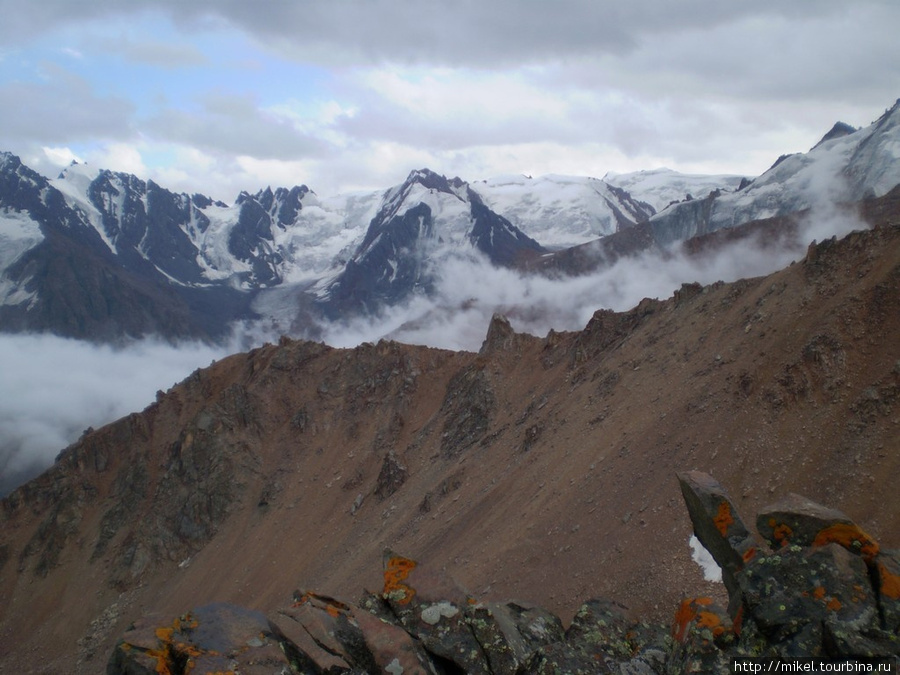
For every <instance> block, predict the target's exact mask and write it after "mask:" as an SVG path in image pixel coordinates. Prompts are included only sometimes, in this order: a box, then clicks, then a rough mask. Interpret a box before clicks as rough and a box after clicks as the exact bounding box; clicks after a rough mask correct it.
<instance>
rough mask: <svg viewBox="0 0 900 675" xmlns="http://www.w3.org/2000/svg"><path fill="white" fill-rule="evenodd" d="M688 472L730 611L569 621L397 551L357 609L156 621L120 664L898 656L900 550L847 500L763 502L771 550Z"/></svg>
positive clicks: (714, 669) (217, 611)
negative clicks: (477, 591)
mask: <svg viewBox="0 0 900 675" xmlns="http://www.w3.org/2000/svg"><path fill="white" fill-rule="evenodd" d="M678 479H679V482H680V484H681V488H682V493H683V495H684V499H685V503H686V504H687V508H688V512H689V514H690V517H691V522H692V524H693V526H694V531H695V533H696V535H697V537H698V538H699V539H700V540H701V542H703V543H704V544H705V545H706V546H707V548H708V550H709V551H710V553H711V554H712V555H713V557H714V558H715V560H716V562H718V563H719V565H721V566H722V568H723V572H724V577H725V580H726V584H727V587H728V591H729V593H730V596H731V602H730V605H729V608H727V609H724V608H722V607H720V606H719V605H718V604H717V603H716V602H714V601H713V599H712V598H709V597H693V598H686V599H685V600H684V601H683V602H682V603H681V605H680V606H679V607H678V608H677V610H676V612H675V615H674V620H673V622H672V625H671V627H666V626H662V625H659V624H653V623H649V622H644V621H636V620H634V619H633V618H629V617H628V612H627V609H626V608H624V607H622V606H620V605H617V604H615V603H613V602H610V601H607V600H599V599H593V600H588V601H586V602H585V603H584V604H583V605H582V606H581V608H580V609H579V610H578V611H577V613H576V614H575V616H574V617H573V619H572V621H571V623H570V625H569V628H568V629H565V628H564V627H563V623H562V621H561V620H560V619H559V617H557V616H556V615H554V614H553V613H551V612H549V611H547V610H545V609H542V608H540V607H535V606H533V605H530V604H527V603H521V602H506V603H499V602H482V601H479V600H478V599H477V598H475V597H473V596H472V595H471V594H469V593H467V592H466V591H464V590H463V589H462V588H460V587H459V586H458V585H457V584H456V583H455V582H454V581H453V580H452V579H450V578H449V577H448V576H447V575H446V574H444V573H443V572H441V571H440V570H438V569H435V568H433V567H429V566H428V565H427V564H421V563H420V562H418V561H416V560H413V559H411V558H407V557H405V556H402V555H399V554H397V553H395V552H393V551H385V554H384V558H383V568H384V573H383V577H384V586H383V589H382V592H381V593H379V594H374V593H365V594H364V595H363V597H362V598H361V599H360V601H359V603H358V604H356V605H352V604H350V603H346V602H343V601H341V600H338V599H336V598H333V597H329V596H326V595H321V594H319V593H315V592H313V591H296V592H295V593H294V597H293V602H292V603H291V604H290V605H289V606H287V607H284V608H281V609H279V610H277V611H275V612H273V613H271V614H270V615H269V616H268V617H267V618H265V617H263V616H262V615H261V614H259V613H258V612H253V611H250V610H245V609H242V608H240V607H235V606H233V605H227V604H216V605H208V606H204V607H200V608H197V609H194V610H192V611H190V612H188V613H187V614H185V615H183V616H181V617H179V618H177V619H174V620H173V621H168V622H167V621H161V622H160V621H159V619H158V618H156V617H149V618H145V619H142V620H141V621H139V622H136V623H135V624H134V625H133V627H132V628H131V629H130V630H129V631H128V632H127V633H126V634H125V635H124V636H123V638H122V640H121V641H120V642H119V644H118V645H117V646H116V648H115V650H114V651H113V654H112V655H111V657H110V659H109V662H108V666H107V674H108V675H132V674H138V673H153V672H156V673H172V674H174V675H177V674H181V673H193V674H195V675H198V674H200V673H213V672H222V671H227V672H235V673H269V672H282V673H283V672H295V673H316V674H318V673H343V672H349V673H432V674H437V673H483V674H484V675H490V674H493V675H506V674H508V675H516V674H521V675H529V674H531V675H538V674H549V673H572V674H582V673H583V674H585V675H587V674H590V673H622V674H626V673H634V674H640V673H643V674H647V675H650V674H653V673H657V674H660V675H663V674H666V675H675V674H680V673H696V672H704V673H705V672H710V673H728V672H732V670H731V668H732V660H733V659H734V658H742V657H768V658H789V657H820V658H823V659H847V658H850V659H883V660H884V661H885V662H888V663H890V662H892V660H893V662H894V663H897V662H898V657H900V556H898V555H896V554H895V553H888V552H885V551H883V550H881V548H880V547H879V545H878V544H877V542H875V541H874V540H873V539H871V538H870V537H869V536H868V535H866V534H865V533H864V532H863V531H862V530H861V529H860V528H859V527H858V526H857V525H856V524H854V523H853V521H852V520H850V518H848V517H847V516H846V515H845V514H843V513H841V512H840V511H836V510H834V509H828V508H826V507H824V506H821V505H819V504H815V503H814V502H811V501H809V500H807V499H805V498H803V497H799V496H796V495H790V496H789V497H787V498H785V499H783V500H781V501H780V502H778V503H776V504H775V505H773V506H772V507H769V508H766V509H764V510H763V511H762V512H761V513H760V515H759V518H758V523H759V529H760V532H761V534H762V535H763V537H764V538H765V540H766V541H767V542H768V543H769V545H770V546H771V547H772V548H771V549H766V548H765V547H764V546H763V545H761V544H760V543H759V542H758V541H757V539H756V538H755V536H754V535H753V534H751V533H750V531H749V530H748V529H747V527H746V526H745V525H744V524H743V521H742V520H741V518H740V516H739V514H738V513H737V510H736V509H735V506H734V503H733V502H732V500H731V499H730V498H729V496H728V495H727V493H726V492H725V490H724V488H723V487H722V486H721V485H720V484H719V483H718V482H716V481H715V479H713V478H712V477H711V476H709V475H707V474H703V473H700V472H697V471H690V472H686V473H682V474H680V475H679V477H678ZM275 645H277V646H278V647H280V649H275V648H274V646H275ZM275 668H280V670H277V671H276V670H274V669H275Z"/></svg>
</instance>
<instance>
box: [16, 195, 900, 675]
mask: <svg viewBox="0 0 900 675" xmlns="http://www.w3.org/2000/svg"><path fill="white" fill-rule="evenodd" d="M860 211H861V217H862V218H863V219H864V220H866V221H867V222H869V223H870V224H871V225H872V226H873V228H872V229H871V230H866V231H859V232H855V233H852V234H850V235H848V236H847V237H845V238H843V239H841V240H830V239H829V240H826V241H823V242H820V243H818V244H815V245H813V246H811V247H810V248H809V250H808V253H807V255H806V257H805V259H804V260H803V261H801V262H798V263H796V264H794V265H791V266H789V267H787V268H785V269H784V270H782V271H780V272H777V273H775V274H773V275H770V276H768V277H764V278H755V279H746V280H742V281H739V282H735V283H731V284H725V283H717V284H713V285H711V286H706V287H702V286H700V285H699V284H697V285H685V286H684V287H682V288H681V289H680V290H679V291H678V292H676V293H675V295H674V296H673V297H671V298H669V299H667V300H663V301H658V300H649V299H648V300H645V301H643V302H641V303H640V304H639V305H638V306H636V307H634V308H633V309H632V310H630V311H628V312H623V313H616V312H612V311H609V310H600V311H598V312H596V313H595V315H594V316H593V318H592V320H591V321H590V322H589V324H588V325H587V326H586V327H585V329H584V330H582V331H576V332H571V333H559V332H551V333H550V334H548V335H547V336H546V337H544V338H537V337H532V336H529V335H525V334H520V333H516V332H514V331H513V330H512V328H511V326H510V325H509V323H508V322H507V321H505V320H504V319H503V318H502V317H497V318H496V319H495V320H494V321H493V322H492V324H491V326H490V329H489V331H488V334H487V337H486V339H485V341H484V345H483V347H482V349H481V350H480V352H479V353H467V352H450V351H445V350H438V349H431V348H426V347H413V346H408V345H400V344H397V343H391V342H380V343H378V344H365V345H362V346H360V347H358V348H355V349H334V348H330V347H327V346H325V345H322V344H316V343H310V342H304V341H295V340H291V339H288V338H285V339H283V340H282V341H281V343H280V344H278V345H267V346H264V347H261V348H259V349H255V350H253V351H251V352H249V353H247V354H237V355H234V356H231V357H228V358H226V359H223V360H221V361H219V362H217V363H215V364H213V365H212V366H210V367H209V368H206V369H203V370H198V371H197V372H195V373H194V374H192V375H191V376H190V377H189V378H187V379H186V380H185V381H184V382H183V383H181V384H179V385H177V386H175V387H173V388H172V389H170V390H169V391H167V392H160V394H159V396H158V400H157V402H156V403H154V404H153V405H151V406H150V407H148V408H147V409H146V410H145V411H143V412H142V413H135V414H133V415H130V416H128V417H126V418H124V419H122V420H119V421H118V422H116V423H113V424H111V425H108V426H106V427H103V428H101V429H98V430H95V431H90V432H89V433H87V434H85V435H84V436H83V437H82V438H81V439H80V440H79V441H78V442H76V443H75V444H73V445H72V446H71V447H69V448H67V449H66V450H65V451H63V452H62V453H61V454H60V457H59V459H58V461H57V463H56V464H55V465H54V466H53V467H51V469H50V470H48V471H47V472H46V473H44V474H43V475H42V476H40V477H38V478H37V479H35V480H33V481H31V482H29V483H28V484H26V485H24V486H22V487H21V488H19V489H17V490H15V491H14V492H12V493H11V494H10V495H9V496H8V497H7V498H5V499H4V500H3V501H2V507H0V518H2V527H0V596H2V597H3V598H5V599H6V602H5V603H3V605H2V606H0V655H2V656H0V666H2V667H4V668H13V669H14V670H16V672H29V671H28V669H29V668H30V665H29V664H33V663H34V662H35V659H36V658H40V659H41V660H42V661H41V662H42V667H43V668H45V669H49V670H50V671H53V670H54V669H56V670H65V671H67V672H71V667H72V664H73V663H78V661H79V658H81V659H82V661H81V663H80V664H78V665H77V667H76V669H75V672H96V667H97V659H101V660H104V659H105V658H106V657H107V655H108V654H109V653H110V650H111V649H112V646H113V643H114V641H115V640H116V639H117V638H118V636H120V635H122V634H123V633H124V632H125V630H126V628H127V626H128V623H129V622H130V621H131V620H133V617H135V616H140V615H143V614H146V613H148V612H160V613H162V615H163V616H168V617H173V616H180V615H181V614H182V613H183V612H184V611H186V608H190V607H192V606H199V605H202V604H204V603H206V602H209V601H211V600H213V599H215V600H217V601H222V602H229V603H236V604H239V605H243V606H246V607H248V608H250V609H252V610H261V611H266V612H267V611H271V610H272V609H273V608H275V607H277V606H280V605H281V604H282V603H283V602H284V598H285V593H286V592H289V591H286V590H285V589H286V588H296V587H298V586H301V587H307V588H315V589H318V591H319V592H321V593H324V594H326V595H332V596H334V595H342V596H348V595H349V596H351V597H354V596H355V595H357V594H358V593H359V592H361V591H362V590H363V589H364V588H378V587H379V585H380V583H381V578H380V575H379V574H377V573H373V571H372V569H371V562H372V560H373V559H377V557H378V556H380V554H381V551H382V549H384V548H392V549H394V550H398V551H403V552H404V554H405V555H407V556H409V557H410V558H412V559H414V560H441V561H445V562H444V565H445V566H446V568H447V572H448V573H450V574H451V575H452V576H454V577H456V578H457V579H459V580H460V582H461V583H463V584H464V585H465V586H466V587H468V588H471V589H472V591H473V592H474V593H477V595H478V597H479V598H484V599H485V600H487V601H493V600H505V599H508V598H521V599H522V601H523V602H524V601H528V602H531V603H535V604H538V605H540V606H543V607H547V608H548V610H550V611H552V612H554V613H557V614H560V615H570V616H571V615H572V613H573V612H574V611H576V610H577V608H578V606H579V605H580V603H581V602H582V601H583V600H584V598H586V597H609V598H615V599H616V600H618V601H620V602H622V603H624V604H626V605H628V606H629V607H630V608H631V609H632V610H633V611H635V612H637V613H639V614H640V615H643V616H646V617H648V618H651V619H655V620H668V617H669V616H670V615H669V612H670V609H671V607H674V606H677V604H678V602H680V599H681V597H682V595H683V594H689V595H701V596H705V595H709V596H711V597H714V598H716V597H718V598H720V600H721V601H722V602H723V603H727V601H728V598H727V596H726V595H725V593H724V591H723V590H722V588H721V586H716V585H713V584H710V583H709V582H706V581H704V580H703V578H702V575H701V573H700V571H699V569H698V568H697V567H696V565H695V564H694V563H693V562H692V561H691V559H690V553H689V550H688V546H687V540H688V537H689V535H690V533H691V530H692V527H691V525H690V524H689V523H688V522H687V521H686V519H685V517H684V513H683V511H682V510H681V509H680V508H679V506H678V505H679V502H680V498H679V495H678V489H677V485H675V484H674V481H672V479H671V476H672V475H673V473H674V472H677V471H684V470H689V469H698V470H702V471H706V472H708V473H711V474H713V475H716V476H717V477H719V479H720V480H721V481H722V483H723V485H725V486H727V488H728V491H729V493H730V494H731V495H733V498H734V501H735V505H736V508H739V509H740V510H742V511H744V512H756V511H759V510H760V509H761V508H763V507H764V506H765V505H766V504H767V503H769V502H771V500H772V495H773V494H776V493H777V494H783V493H787V492H796V493H800V494H806V495H809V496H810V498H812V499H814V500H816V501H818V502H823V503H829V504H833V505H834V506H836V507H838V508H840V509H841V510H843V511H845V512H848V513H852V514H853V515H854V518H855V519H856V520H857V522H864V523H866V526H867V527H866V529H867V530H869V532H870V534H871V536H872V537H873V538H874V539H875V540H879V539H880V540H884V541H888V542H889V541H891V537H890V534H891V533H894V532H897V531H900V520H898V518H900V504H898V502H897V492H896V489H895V488H896V486H895V484H894V483H895V480H894V476H895V475H896V473H897V471H898V469H900V466H898V464H897V462H898V458H900V448H898V446H897V443H898V435H897V433H896V428H897V424H898V423H900V422H898V408H897V403H898V400H900V368H898V365H897V364H898V363H900V352H898V345H897V341H896V340H894V339H893V337H892V336H893V335H895V334H896V332H897V330H898V329H900V304H898V303H900V193H898V192H897V191H894V192H892V193H890V194H889V195H887V196H885V197H883V198H880V199H874V200H867V201H865V202H863V203H862V204H861V205H860ZM783 224H784V223H783V222H781V221H779V222H778V223H776V226H777V227H776V229H778V228H780V227H781V226H782V225H783ZM765 226H766V223H762V224H759V225H758V227H765Z"/></svg>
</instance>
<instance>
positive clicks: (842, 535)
mask: <svg viewBox="0 0 900 675" xmlns="http://www.w3.org/2000/svg"><path fill="white" fill-rule="evenodd" d="M827 544H840V545H841V546H843V547H844V548H845V549H847V550H848V551H852V552H854V553H859V554H860V555H862V556H863V557H864V558H866V559H869V560H871V559H872V558H874V557H875V556H876V555H878V550H879V547H878V542H876V541H875V540H874V539H872V537H870V536H869V535H868V534H866V533H865V532H863V531H862V530H861V529H860V528H859V527H858V526H857V525H854V524H852V523H836V524H834V525H831V526H830V527H826V528H825V529H823V530H821V531H820V532H819V533H818V534H817V535H816V538H815V540H814V541H813V546H825V545H827Z"/></svg>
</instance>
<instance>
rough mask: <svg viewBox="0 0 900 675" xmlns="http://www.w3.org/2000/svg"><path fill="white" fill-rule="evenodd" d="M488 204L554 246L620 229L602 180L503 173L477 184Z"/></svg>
mask: <svg viewBox="0 0 900 675" xmlns="http://www.w3.org/2000/svg"><path fill="white" fill-rule="evenodd" d="M471 187H472V189H473V190H474V191H475V192H476V193H478V195H479V196H480V197H481V198H482V200H483V201H484V203H485V205H486V206H487V207H488V208H489V209H491V210H492V211H494V212H495V213H498V214H499V215H501V216H503V217H504V218H506V219H507V220H509V221H510V222H511V223H512V224H513V225H515V226H516V227H518V228H519V229H520V230H521V231H522V232H524V233H525V234H527V235H528V236H529V237H531V238H533V239H536V240H537V241H538V242H540V243H541V244H543V245H544V246H547V247H549V248H566V247H569V246H577V245H578V244H584V243H586V242H588V241H593V240H594V239H598V238H599V237H603V236H606V235H608V234H612V233H613V232H615V231H616V229H617V222H616V217H615V214H614V213H613V210H612V209H611V208H610V206H609V204H608V203H607V200H610V201H612V202H613V203H617V202H618V200H617V198H616V197H615V196H614V195H613V194H612V193H611V192H610V190H609V188H608V187H607V186H606V185H605V184H604V183H603V181H601V180H598V179H596V178H589V177H582V176H561V175H547V176H540V177H538V178H530V177H528V176H500V177H497V178H489V179H487V180H484V181H478V182H475V183H472V186H471Z"/></svg>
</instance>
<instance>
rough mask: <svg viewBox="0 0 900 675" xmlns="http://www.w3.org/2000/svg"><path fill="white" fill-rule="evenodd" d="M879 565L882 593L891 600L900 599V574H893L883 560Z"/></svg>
mask: <svg viewBox="0 0 900 675" xmlns="http://www.w3.org/2000/svg"><path fill="white" fill-rule="evenodd" d="M877 567H878V576H879V578H880V590H881V594H882V595H884V596H885V597H888V598H890V599H891V600H900V575H897V574H893V573H892V572H891V571H890V570H889V569H888V568H887V567H885V565H884V563H882V562H879V563H878V565H877Z"/></svg>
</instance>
